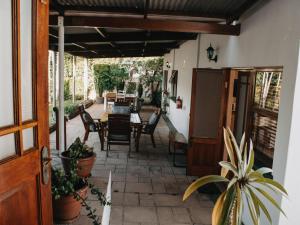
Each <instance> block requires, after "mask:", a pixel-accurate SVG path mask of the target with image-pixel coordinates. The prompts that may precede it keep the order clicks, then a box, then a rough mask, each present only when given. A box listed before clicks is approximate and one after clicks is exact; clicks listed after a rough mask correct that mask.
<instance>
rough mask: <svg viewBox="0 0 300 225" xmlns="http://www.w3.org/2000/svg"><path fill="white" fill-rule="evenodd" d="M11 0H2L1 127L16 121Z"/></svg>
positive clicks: (0, 22)
mask: <svg viewBox="0 0 300 225" xmlns="http://www.w3.org/2000/svg"><path fill="white" fill-rule="evenodd" d="M11 2H12V1H11V0H1V1H0V27H1V29H0V40H1V41H0V49H1V51H0V77H1V82H0V105H1V110H0V127H3V126H7V125H12V124H13V123H14V113H13V76H12V14H11V10H12V9H11ZM4 106H5V107H4ZM0 151H1V150H0ZM0 155H1V153H0Z"/></svg>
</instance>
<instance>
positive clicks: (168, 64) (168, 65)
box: [166, 61, 171, 69]
mask: <svg viewBox="0 0 300 225" xmlns="http://www.w3.org/2000/svg"><path fill="white" fill-rule="evenodd" d="M166 67H167V68H168V69H170V68H171V66H170V63H169V61H167V63H166Z"/></svg>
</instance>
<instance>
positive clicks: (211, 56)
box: [206, 44, 218, 62]
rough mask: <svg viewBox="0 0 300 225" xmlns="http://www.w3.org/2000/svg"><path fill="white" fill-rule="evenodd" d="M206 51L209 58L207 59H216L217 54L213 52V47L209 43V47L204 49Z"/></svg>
mask: <svg viewBox="0 0 300 225" xmlns="http://www.w3.org/2000/svg"><path fill="white" fill-rule="evenodd" d="M206 51H207V58H208V59H209V61H215V62H217V61H218V55H217V54H216V53H215V49H214V48H213V47H212V46H211V44H210V45H209V47H208V48H207V49H206Z"/></svg>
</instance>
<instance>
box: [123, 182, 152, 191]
mask: <svg viewBox="0 0 300 225" xmlns="http://www.w3.org/2000/svg"><path fill="white" fill-rule="evenodd" d="M125 191H126V192H133V193H152V192H153V190H152V185H151V183H135V182H128V183H127V184H126V188H125Z"/></svg>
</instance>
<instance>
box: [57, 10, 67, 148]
mask: <svg viewBox="0 0 300 225" xmlns="http://www.w3.org/2000/svg"><path fill="white" fill-rule="evenodd" d="M58 52H59V115H58V120H59V131H60V135H59V150H60V151H61V152H63V151H64V149H65V140H64V130H65V123H64V122H65V121H64V120H65V110H64V17H62V16H59V17H58Z"/></svg>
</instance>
